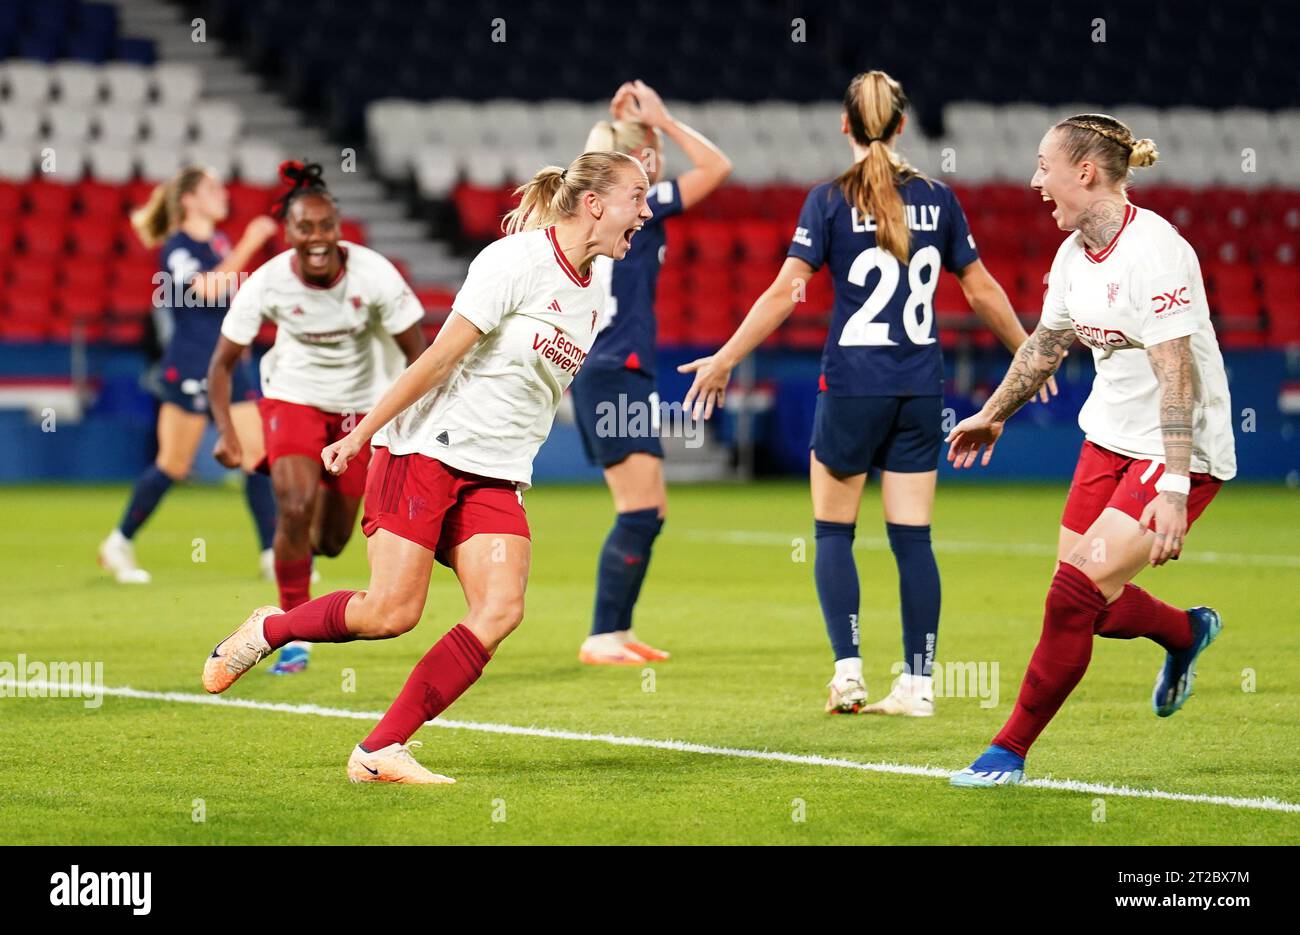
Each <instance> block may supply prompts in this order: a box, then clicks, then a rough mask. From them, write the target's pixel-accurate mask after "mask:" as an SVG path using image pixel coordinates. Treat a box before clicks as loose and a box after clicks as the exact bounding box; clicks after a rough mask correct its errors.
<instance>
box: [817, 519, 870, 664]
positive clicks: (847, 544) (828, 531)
mask: <svg viewBox="0 0 1300 935" xmlns="http://www.w3.org/2000/svg"><path fill="white" fill-rule="evenodd" d="M813 526H814V528H815V537H816V539H817V555H816V557H815V558H814V559H813V578H814V580H815V581H816V582H817V600H818V601H819V602H820V603H821V606H822V619H823V620H825V622H826V633H827V635H828V636H829V637H830V638H831V649H832V650H833V651H834V653H835V658H836V659H856V658H857V657H858V655H859V651H858V601H859V591H858V566H857V565H856V564H854V561H853V524H852V523H832V522H827V521H824V520H820V519H819V520H814V521H813Z"/></svg>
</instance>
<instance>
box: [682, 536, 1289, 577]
mask: <svg viewBox="0 0 1300 935" xmlns="http://www.w3.org/2000/svg"><path fill="white" fill-rule="evenodd" d="M684 535H685V538H687V539H693V540H694V541H696V542H719V543H723V544H726V545H779V546H785V547H787V548H789V547H790V546H791V543H792V540H793V538H794V537H793V536H789V535H785V534H783V533H779V532H771V531H768V530H689V531H687V532H686V533H685V534H684ZM805 538H807V537H806V536H805ZM853 547H854V548H855V549H863V550H866V551H871V552H887V551H889V549H890V545H889V540H888V539H883V538H879V537H872V536H862V537H858V538H857V539H855V540H854V541H853ZM934 550H935V551H936V552H956V553H961V554H974V555H1028V556H1042V557H1043V558H1055V557H1056V546H1053V545H1047V544H1045V543H1038V542H969V541H960V540H953V539H945V538H943V537H937V538H936V539H935V540H934ZM1180 560H1181V561H1185V562H1191V563H1193V564H1201V565H1245V566H1255V567H1262V568H1297V569H1300V555H1266V554H1262V553H1258V554H1257V553H1251V552H1207V551H1196V550H1192V551H1189V552H1184V553H1183V554H1182V557H1181V559H1180Z"/></svg>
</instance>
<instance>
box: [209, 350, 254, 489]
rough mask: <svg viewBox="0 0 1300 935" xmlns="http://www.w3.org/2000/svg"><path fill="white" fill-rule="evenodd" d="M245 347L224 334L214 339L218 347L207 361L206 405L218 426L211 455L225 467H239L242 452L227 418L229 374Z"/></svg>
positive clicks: (228, 414)
mask: <svg viewBox="0 0 1300 935" xmlns="http://www.w3.org/2000/svg"><path fill="white" fill-rule="evenodd" d="M246 349H247V347H246V345H243V344H237V343H235V342H234V341H232V340H230V338H228V337H226V336H225V335H224V334H223V335H222V336H221V337H220V338H218V339H217V349H216V350H215V351H213V352H212V360H211V361H210V362H209V363H208V405H210V406H211V407H212V421H213V422H215V423H216V426H217V433H218V437H217V445H216V447H215V448H213V449H212V455H213V457H215V458H216V459H217V460H218V461H220V462H221V463H222V464H223V465H225V466H226V467H228V468H236V467H239V465H240V463H241V462H242V460H243V457H244V452H243V449H242V447H241V446H240V444H239V436H238V435H237V434H236V433H235V426H234V423H232V422H231V421H230V378H231V374H232V373H234V372H235V364H236V363H237V362H238V361H239V358H240V355H241V354H243V353H244V351H245V350H246Z"/></svg>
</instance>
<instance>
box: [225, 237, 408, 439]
mask: <svg viewBox="0 0 1300 935" xmlns="http://www.w3.org/2000/svg"><path fill="white" fill-rule="evenodd" d="M339 247H340V248H341V249H342V250H343V251H344V262H343V268H342V270H340V271H339V277H338V279H336V280H335V281H334V283H333V284H332V285H329V286H313V285H311V284H309V283H306V282H304V281H303V280H302V279H301V277H299V275H298V257H297V254H296V253H295V252H294V251H293V250H286V251H285V252H284V253H280V254H278V255H276V256H275V257H273V258H271V259H270V260H269V261H268V262H266V263H265V264H263V265H262V266H261V267H260V268H258V269H257V270H256V271H255V272H254V273H253V275H251V276H249V277H248V281H247V282H245V283H244V285H243V286H241V287H240V289H239V291H238V292H236V293H235V297H234V299H232V300H231V303H230V309H229V311H227V312H226V317H225V320H224V321H223V322H222V323H221V333H222V334H223V335H225V336H226V337H227V338H229V339H230V340H232V341H234V342H235V343H236V344H251V343H252V341H253V338H254V337H256V336H257V331H258V329H259V328H260V327H261V324H262V319H263V318H265V319H267V320H268V321H272V322H274V323H275V325H276V329H277V330H276V336H275V345H274V346H273V347H272V348H271V350H270V351H268V352H267V353H266V356H264V357H263V358H262V395H263V396H266V397H268V398H270V399H281V400H284V401H285V402H289V403H299V404H301V405H304V406H314V407H316V408H317V409H321V410H323V411H325V412H340V413H358V414H359V413H364V412H367V411H369V409H370V407H371V406H373V405H374V404H375V402H376V401H377V400H378V399H379V395H380V394H381V393H382V392H383V391H384V389H385V388H386V387H387V386H388V384H389V383H390V382H392V380H393V379H394V378H395V377H396V375H397V373H400V372H401V366H404V365H405V361H404V360H401V359H400V358H401V355H400V353H399V354H396V357H397V358H398V359H397V360H396V361H394V353H395V351H396V345H395V344H394V342H393V339H392V337H391V336H392V335H394V334H401V333H402V332H403V331H405V330H407V329H408V328H410V327H411V326H412V325H416V324H419V323H420V321H421V320H422V319H423V318H424V309H423V308H422V307H421V306H420V303H419V301H417V300H416V298H415V294H414V293H413V292H412V291H411V288H410V286H408V285H407V284H406V281H405V280H404V279H402V274H401V273H399V272H398V271H397V268H396V267H395V266H393V264H392V263H390V262H389V261H388V260H387V259H386V258H384V257H383V256H382V255H381V254H379V253H376V252H375V251H374V250H371V249H369V248H368V247H363V246H361V245H360V244H354V243H348V242H346V241H340V242H339ZM394 367H395V370H394Z"/></svg>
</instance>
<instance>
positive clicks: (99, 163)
mask: <svg viewBox="0 0 1300 935" xmlns="http://www.w3.org/2000/svg"><path fill="white" fill-rule="evenodd" d="M89 162H90V174H91V175H93V176H94V177H95V178H96V179H98V180H99V181H101V182H108V183H110V184H114V185H120V184H122V183H123V182H129V181H131V179H132V177H133V176H134V175H135V150H134V148H133V147H131V146H129V145H123V144H119V143H113V142H106V141H101V142H99V143H96V144H95V145H94V146H93V147H91V150H90V154H89Z"/></svg>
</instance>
